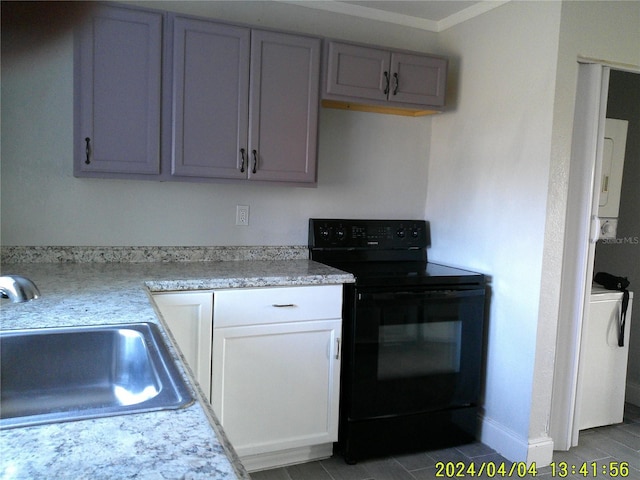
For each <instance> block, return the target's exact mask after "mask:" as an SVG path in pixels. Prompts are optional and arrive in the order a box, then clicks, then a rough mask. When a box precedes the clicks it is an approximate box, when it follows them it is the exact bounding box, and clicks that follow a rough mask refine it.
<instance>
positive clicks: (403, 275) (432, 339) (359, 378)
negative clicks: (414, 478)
mask: <svg viewBox="0 0 640 480" xmlns="http://www.w3.org/2000/svg"><path fill="white" fill-rule="evenodd" d="M429 242H430V235H429V224H428V223H427V222H425V221H424V220H351V219H310V220H309V251H310V258H311V259H312V260H315V261H318V262H321V263H324V264H327V265H331V266H333V267H336V268H338V269H341V270H343V271H346V272H349V273H352V274H353V275H354V277H355V283H354V284H348V285H345V287H344V298H343V332H342V335H343V342H342V345H343V352H342V374H341V392H340V425H339V434H338V437H339V438H338V442H337V443H336V451H337V452H338V453H340V454H342V455H344V457H345V460H346V461H347V463H355V462H357V461H358V460H361V459H364V458H368V457H373V456H377V455H389V454H393V453H403V452H409V451H420V450H428V449H434V448H444V447H448V446H452V445H458V444H462V443H467V442H471V441H474V440H475V437H476V431H477V423H478V418H477V415H478V408H479V397H480V387H481V381H482V377H481V368H480V365H481V363H482V362H481V359H482V358H481V357H482V352H483V347H482V343H483V329H484V310H485V289H486V285H485V276H484V275H482V274H480V273H476V272H471V271H467V270H462V269H459V268H453V267H449V266H446V265H439V264H435V263H430V262H428V261H427V247H428V246H429Z"/></svg>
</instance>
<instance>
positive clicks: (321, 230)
mask: <svg viewBox="0 0 640 480" xmlns="http://www.w3.org/2000/svg"><path fill="white" fill-rule="evenodd" d="M318 233H319V234H320V238H321V239H323V240H328V239H329V237H330V236H331V233H330V232H329V229H328V228H327V227H320V228H319V229H318Z"/></svg>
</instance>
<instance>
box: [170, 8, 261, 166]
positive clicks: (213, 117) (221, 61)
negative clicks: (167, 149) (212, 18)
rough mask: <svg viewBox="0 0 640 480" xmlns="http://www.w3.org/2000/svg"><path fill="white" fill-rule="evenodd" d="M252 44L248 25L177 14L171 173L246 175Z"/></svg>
mask: <svg viewBox="0 0 640 480" xmlns="http://www.w3.org/2000/svg"><path fill="white" fill-rule="evenodd" d="M249 45H250V30H249V29H246V28H239V27H234V26H229V25H223V24H218V23H213V22H208V21H204V20H197V19H193V18H181V17H176V18H174V19H173V114H172V116H173V121H172V129H173V132H172V133H173V135H172V137H173V146H172V159H171V174H172V175H174V176H187V177H209V178H236V179H243V178H247V173H246V172H247V165H246V162H247V160H246V158H247V154H246V149H247V135H248V130H247V118H248V104H249ZM243 149H244V164H243V161H242V158H243V155H242V152H241V150H243Z"/></svg>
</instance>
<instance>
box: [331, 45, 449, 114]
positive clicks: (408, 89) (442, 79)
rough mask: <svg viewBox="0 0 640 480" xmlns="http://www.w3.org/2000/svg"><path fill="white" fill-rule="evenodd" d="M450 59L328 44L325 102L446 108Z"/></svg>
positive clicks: (358, 46)
mask: <svg viewBox="0 0 640 480" xmlns="http://www.w3.org/2000/svg"><path fill="white" fill-rule="evenodd" d="M446 78H447V59H446V58H442V57H436V56H432V55H426V54H420V53H414V52H405V51H399V50H396V51H394V50H386V49H380V48H373V47H367V46H362V45H355V44H348V43H342V42H335V41H327V44H326V48H325V72H324V89H323V95H322V98H323V100H335V101H342V102H354V103H365V104H372V105H379V106H387V105H390V106H397V107H406V108H413V109H417V108H424V107H435V108H436V109H438V107H443V106H444V101H445V84H446Z"/></svg>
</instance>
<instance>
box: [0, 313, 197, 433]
mask: <svg viewBox="0 0 640 480" xmlns="http://www.w3.org/2000/svg"><path fill="white" fill-rule="evenodd" d="M0 356H1V359H0V370H1V372H0V428H10V427H20V426H30V425H38V424H43V423H52V422H63V421H70V420H80V419H86V418H96V417H105V416H111V415H122V414H126V413H140V412H149V411H155V410H165V409H176V408H180V407H182V406H185V405H187V404H188V403H190V402H191V401H192V400H193V398H192V397H191V394H190V393H189V389H188V388H187V386H186V385H185V383H184V381H183V379H182V376H181V375H180V373H179V371H178V370H177V368H176V366H175V365H174V363H173V360H172V358H171V356H170V354H169V352H168V350H167V348H166V346H165V344H164V341H163V338H162V335H161V334H160V331H159V329H158V326H157V325H155V324H152V323H132V324H124V325H109V326H97V327H96V326H88V327H69V328H48V329H37V330H13V331H5V332H0Z"/></svg>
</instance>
